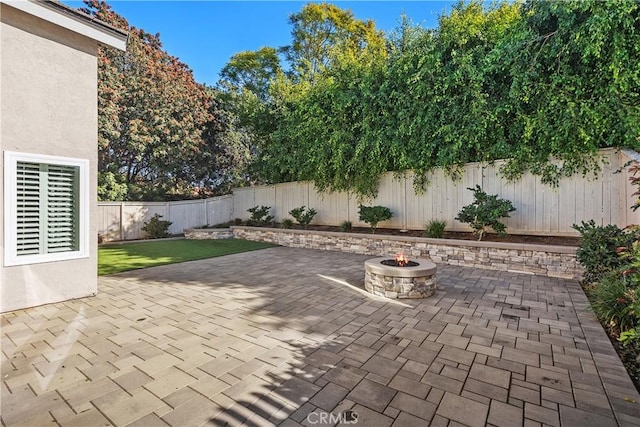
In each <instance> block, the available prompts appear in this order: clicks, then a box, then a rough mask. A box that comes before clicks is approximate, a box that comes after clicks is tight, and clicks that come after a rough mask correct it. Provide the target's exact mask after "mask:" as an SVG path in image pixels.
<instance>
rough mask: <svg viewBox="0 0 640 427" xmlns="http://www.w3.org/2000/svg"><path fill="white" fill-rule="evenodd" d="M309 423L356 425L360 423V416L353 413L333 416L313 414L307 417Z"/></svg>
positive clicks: (323, 413)
mask: <svg viewBox="0 0 640 427" xmlns="http://www.w3.org/2000/svg"><path fill="white" fill-rule="evenodd" d="M307 422H308V423H309V424H318V425H322V424H330V425H335V424H338V423H340V424H356V423H357V422H358V414H357V413H355V412H353V411H344V412H340V413H339V414H332V413H330V412H312V413H310V414H309V415H307Z"/></svg>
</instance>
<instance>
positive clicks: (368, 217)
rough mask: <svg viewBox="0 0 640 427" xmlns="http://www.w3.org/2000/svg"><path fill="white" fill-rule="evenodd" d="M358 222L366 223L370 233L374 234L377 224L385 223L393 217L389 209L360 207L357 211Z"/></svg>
mask: <svg viewBox="0 0 640 427" xmlns="http://www.w3.org/2000/svg"><path fill="white" fill-rule="evenodd" d="M358 215H359V218H360V221H363V222H366V223H367V224H369V226H370V227H371V233H375V232H376V227H377V226H378V223H379V222H382V221H386V220H388V219H391V217H393V213H392V212H391V209H389V208H387V207H385V206H362V205H360V207H359V209H358Z"/></svg>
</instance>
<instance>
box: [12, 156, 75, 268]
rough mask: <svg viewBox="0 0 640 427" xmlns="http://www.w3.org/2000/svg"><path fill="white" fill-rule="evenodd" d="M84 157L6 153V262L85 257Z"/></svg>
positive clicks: (24, 262) (16, 262)
mask: <svg viewBox="0 0 640 427" xmlns="http://www.w3.org/2000/svg"><path fill="white" fill-rule="evenodd" d="M87 203H88V161H87V160H82V159H70V158H64V157H52V156H42V155H33V154H26V153H15V152H5V265H24V264H32V263H39V262H52V261H63V260H68V259H75V258H84V257H87V256H88V240H87V239H88V233H87V227H88V216H87V215H88V206H87Z"/></svg>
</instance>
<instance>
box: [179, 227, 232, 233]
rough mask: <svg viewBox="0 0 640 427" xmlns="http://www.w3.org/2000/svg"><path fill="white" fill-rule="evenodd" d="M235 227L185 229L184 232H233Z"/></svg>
mask: <svg viewBox="0 0 640 427" xmlns="http://www.w3.org/2000/svg"><path fill="white" fill-rule="evenodd" d="M232 228H233V227H229V228H185V229H184V230H183V231H184V232H185V233H186V232H187V231H226V232H229V231H231V229H232Z"/></svg>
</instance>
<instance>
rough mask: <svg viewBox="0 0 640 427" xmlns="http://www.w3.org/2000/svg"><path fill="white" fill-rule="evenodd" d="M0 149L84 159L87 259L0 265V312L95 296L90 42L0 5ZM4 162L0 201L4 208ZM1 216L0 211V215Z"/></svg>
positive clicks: (93, 46) (93, 51) (93, 45)
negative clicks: (86, 169) (87, 188)
mask: <svg viewBox="0 0 640 427" xmlns="http://www.w3.org/2000/svg"><path fill="white" fill-rule="evenodd" d="M0 22H1V26H0V39H1V42H0V43H1V44H0V50H1V51H2V59H1V63H0V108H1V110H0V111H2V114H1V116H0V148H1V150H2V151H3V152H4V151H16V152H25V153H33V154H44V155H52V156H63V157H72V158H79V159H86V160H89V177H90V178H89V181H90V182H89V194H90V198H89V199H90V200H89V257H88V258H82V259H76V260H69V261H58V262H47V263H39V264H31V265H22V266H5V265H4V244H5V230H4V229H3V228H0V242H1V245H0V259H1V260H2V263H3V264H2V272H1V275H0V311H1V312H6V311H10V310H15V309H19V308H24V307H31V306H36V305H41V304H46V303H50V302H56V301H62V300H66V299H71V298H79V297H83V296H87V295H92V294H95V293H96V292H97V231H96V222H95V218H96V210H97V207H96V206H97V204H96V196H95V195H96V185H97V117H98V111H97V99H96V96H97V59H96V55H97V42H96V41H95V40H93V39H90V38H88V37H85V36H82V35H80V34H77V33H75V32H72V31H69V30H67V29H64V28H62V27H59V26H56V25H54V24H51V23H49V22H47V21H44V20H42V19H39V18H36V17H33V16H31V15H28V14H25V13H22V12H20V11H18V10H16V9H14V8H12V7H10V6H8V5H6V4H0ZM4 186H5V183H4V165H3V169H2V171H0V199H1V200H2V201H3V203H5V196H6V195H5V193H4V192H5V188H4ZM2 211H3V210H2Z"/></svg>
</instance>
